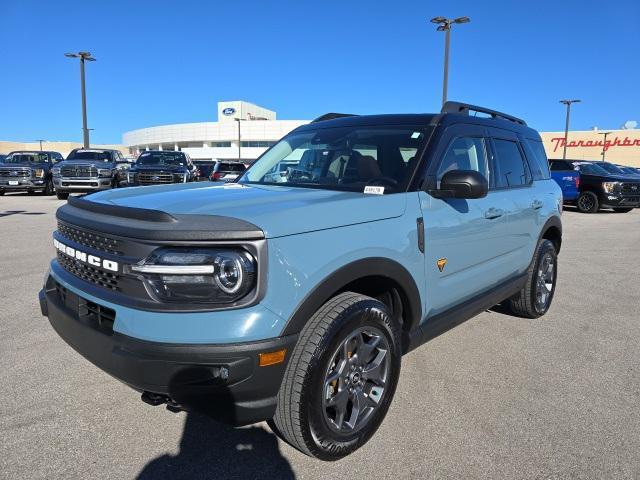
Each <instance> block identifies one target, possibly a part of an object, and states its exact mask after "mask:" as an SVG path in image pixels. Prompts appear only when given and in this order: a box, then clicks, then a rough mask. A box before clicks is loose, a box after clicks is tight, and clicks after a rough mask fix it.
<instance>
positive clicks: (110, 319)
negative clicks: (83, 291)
mask: <svg viewBox="0 0 640 480" xmlns="http://www.w3.org/2000/svg"><path fill="white" fill-rule="evenodd" d="M83 300H84V299H83ZM78 315H79V316H80V317H87V318H89V319H91V320H93V321H94V322H95V323H96V324H97V326H98V327H99V328H100V329H102V330H106V331H108V332H113V323H114V322H115V321H116V312H115V310H113V309H112V308H109V307H104V306H102V305H99V304H97V303H93V302H90V301H89V300H85V302H84V305H82V304H80V308H79V311H78Z"/></svg>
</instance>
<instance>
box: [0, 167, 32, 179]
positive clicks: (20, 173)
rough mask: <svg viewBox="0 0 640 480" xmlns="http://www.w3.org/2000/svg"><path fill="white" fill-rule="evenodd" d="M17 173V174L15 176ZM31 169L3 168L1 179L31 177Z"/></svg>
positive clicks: (0, 170)
mask: <svg viewBox="0 0 640 480" xmlns="http://www.w3.org/2000/svg"><path fill="white" fill-rule="evenodd" d="M14 172H15V174H14ZM30 176H31V169H30V168H25V167H17V168H2V169H0V177H9V178H14V177H30Z"/></svg>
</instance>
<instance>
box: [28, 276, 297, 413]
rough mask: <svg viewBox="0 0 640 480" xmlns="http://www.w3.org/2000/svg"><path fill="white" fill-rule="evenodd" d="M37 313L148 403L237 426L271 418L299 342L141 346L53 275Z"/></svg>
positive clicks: (106, 311) (111, 315)
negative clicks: (272, 358)
mask: <svg viewBox="0 0 640 480" xmlns="http://www.w3.org/2000/svg"><path fill="white" fill-rule="evenodd" d="M40 306H41V309H42V313H43V315H45V316H47V317H48V318H49V321H50V323H51V325H52V326H53V328H54V329H55V330H56V332H57V333H58V334H59V335H60V336H61V337H62V338H63V339H64V340H65V341H66V342H67V343H68V344H69V345H70V346H72V347H73V348H74V349H75V350H76V351H78V353H80V354H81V355H82V356H84V357H85V358H86V359H87V360H89V361H91V362H92V363H93V364H94V365H96V366H97V367H99V368H101V369H102V370H104V371H105V372H107V373H109V374H110V375H112V376H113V377H115V378H117V379H118V380H120V381H122V382H123V383H125V384H127V385H129V386H130V387H132V388H133V389H135V390H137V391H139V392H141V393H142V399H143V400H144V401H146V402H147V403H150V404H152V405H159V404H166V405H167V407H168V408H169V409H170V410H186V411H196V412H200V413H205V414H207V415H209V416H211V417H213V418H215V419H218V420H221V421H224V422H226V423H230V424H232V425H247V424H250V423H255V422H259V421H262V420H267V419H269V418H271V417H272V416H273V415H274V412H275V408H276V397H277V394H278V390H279V388H280V384H281V382H282V378H283V375H284V371H285V367H286V364H287V361H288V360H289V354H290V352H291V351H292V349H293V347H294V345H295V342H296V339H297V336H296V335H292V336H288V337H280V338H273V339H268V340H262V341H255V342H247V343H233V344H214V345H211V344H173V343H160V342H151V341H146V340H140V339H137V338H133V337H130V336H127V335H123V334H121V333H118V332H116V331H114V330H113V324H114V321H115V316H116V312H115V310H113V309H111V308H107V307H104V306H102V305H99V304H97V303H95V302H92V301H90V300H87V299H85V298H83V297H82V296H81V295H77V294H76V293H74V292H73V291H72V290H70V289H67V288H65V287H64V286H63V285H62V284H60V283H58V282H57V281H56V280H55V278H53V277H52V276H49V277H48V278H47V281H46V284H45V287H44V288H43V290H42V291H41V292H40ZM185 315H188V313H187V314H185ZM283 350H284V351H285V353H284V358H283V359H282V358H281V361H279V362H277V363H276V362H272V363H273V364H269V365H265V366H260V363H269V362H261V357H260V355H261V354H263V355H264V354H268V353H273V352H282V351H283ZM265 358H266V357H265Z"/></svg>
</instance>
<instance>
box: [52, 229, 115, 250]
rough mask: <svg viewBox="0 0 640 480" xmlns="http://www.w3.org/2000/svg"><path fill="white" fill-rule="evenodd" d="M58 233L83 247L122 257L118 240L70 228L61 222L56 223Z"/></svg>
mask: <svg viewBox="0 0 640 480" xmlns="http://www.w3.org/2000/svg"><path fill="white" fill-rule="evenodd" d="M58 232H59V233H60V234H61V235H62V236H64V237H65V238H68V239H69V240H71V241H73V242H76V243H77V244H79V245H84V246H85V247H90V248H94V249H96V250H100V251H102V252H107V253H112V254H114V255H123V252H122V242H120V241H119V240H115V239H113V238H109V237H105V236H104V235H100V234H97V233H92V232H87V231H86V230H81V229H79V228H75V227H71V226H69V225H66V224H64V223H61V222H58Z"/></svg>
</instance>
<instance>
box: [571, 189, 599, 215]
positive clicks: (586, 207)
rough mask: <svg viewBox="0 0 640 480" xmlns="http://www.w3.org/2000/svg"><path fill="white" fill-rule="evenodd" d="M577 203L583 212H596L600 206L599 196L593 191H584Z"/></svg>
mask: <svg viewBox="0 0 640 480" xmlns="http://www.w3.org/2000/svg"><path fill="white" fill-rule="evenodd" d="M577 205H578V210H580V211H581V212H582V213H596V212H597V211H598V210H599V208H600V206H599V202H598V196H597V195H596V194H595V193H593V192H582V193H581V194H580V196H579V197H578V201H577Z"/></svg>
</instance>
